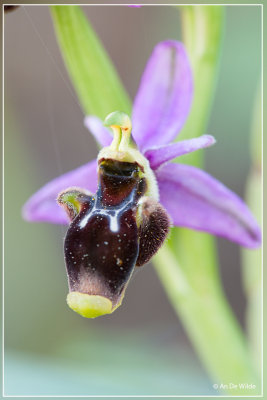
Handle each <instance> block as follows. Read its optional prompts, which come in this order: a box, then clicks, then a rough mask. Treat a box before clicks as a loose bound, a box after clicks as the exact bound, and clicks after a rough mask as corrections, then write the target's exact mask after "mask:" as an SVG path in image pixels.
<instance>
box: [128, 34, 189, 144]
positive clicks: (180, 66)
mask: <svg viewBox="0 0 267 400" xmlns="http://www.w3.org/2000/svg"><path fill="white" fill-rule="evenodd" d="M192 97H193V77H192V72H191V68H190V63H189V59H188V57H187V54H186V51H185V48H184V46H183V44H182V43H179V42H176V41H174V40H168V41H165V42H161V43H159V44H158V45H157V46H156V47H155V48H154V51H153V53H152V55H151V57H150V59H149V60H148V63H147V66H146V68H145V71H144V73H143V76H142V79H141V83H140V87H139V89H138V93H137V95H136V98H135V101H134V106H133V115H132V122H133V137H134V139H135V141H136V143H137V144H138V146H139V148H141V150H143V152H144V151H145V150H147V149H149V148H150V147H152V146H158V145H162V144H166V143H169V142H171V141H172V140H173V139H174V138H175V137H176V136H177V134H178V133H179V131H180V130H181V128H182V126H183V124H184V122H185V120H186V118H187V115H188V113H189V110H190V106H191V102H192Z"/></svg>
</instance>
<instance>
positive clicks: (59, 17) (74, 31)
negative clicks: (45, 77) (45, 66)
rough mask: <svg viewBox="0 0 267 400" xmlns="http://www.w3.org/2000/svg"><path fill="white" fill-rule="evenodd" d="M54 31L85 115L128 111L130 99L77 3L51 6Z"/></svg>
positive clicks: (104, 115)
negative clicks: (74, 4) (75, 4)
mask: <svg viewBox="0 0 267 400" xmlns="http://www.w3.org/2000/svg"><path fill="white" fill-rule="evenodd" d="M51 12H52V16H53V21H54V26H55V31H56V34H57V38H58V42H59V45H60V48H61V51H62V54H63V58H64V61H65V64H66V67H67V70H68V72H69V75H70V78H71V80H72V83H73V85H74V87H75V89H76V92H77V95H78V98H79V100H80V103H81V105H82V108H83V111H84V113H85V114H93V115H97V116H98V117H100V118H102V119H104V118H105V117H106V115H107V114H109V113H110V112H112V111H115V110H119V111H124V112H125V113H128V114H130V111H131V102H130V99H129V97H128V95H127V93H126V91H125V90H124V88H123V86H122V83H121V81H120V79H119V77H118V75H117V73H116V70H115V68H114V66H113V64H112V62H111V61H110V59H109V57H108V55H107V53H106V51H105V49H104V47H103V46H102V44H101V42H100V40H99V39H98V37H97V35H96V34H95V32H94V30H93V29H92V27H91V26H90V24H89V22H88V20H87V18H86V16H85V15H84V13H83V11H82V10H81V8H80V7H79V6H67V5H66V6H60V5H59V6H51Z"/></svg>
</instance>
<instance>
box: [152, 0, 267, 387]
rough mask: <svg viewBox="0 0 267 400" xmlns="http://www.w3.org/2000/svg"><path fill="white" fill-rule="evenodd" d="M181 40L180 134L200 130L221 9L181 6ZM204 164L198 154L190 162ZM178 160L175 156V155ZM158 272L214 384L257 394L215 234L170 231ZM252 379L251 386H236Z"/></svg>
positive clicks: (217, 49) (209, 98) (207, 107)
mask: <svg viewBox="0 0 267 400" xmlns="http://www.w3.org/2000/svg"><path fill="white" fill-rule="evenodd" d="M182 21H183V32H184V41H185V45H186V47H187V49H188V50H189V56H190V58H191V62H192V66H193V74H194V83H195V97H194V102H193V106H192V112H191V114H190V118H189V120H188V122H187V124H186V126H185V128H184V130H183V132H182V135H183V136H184V137H189V136H191V137H192V136H199V135H201V134H203V133H205V127H206V123H207V120H208V116H209V112H210V106H211V102H212V97H213V94H214V87H215V81H216V76H217V70H218V60H219V55H220V43H221V38H222V30H223V9H222V7H219V6H186V7H182ZM186 161H187V162H189V163H190V164H194V165H195V166H200V167H201V166H202V165H203V154H202V152H195V153H194V154H193V155H192V156H191V157H190V160H189V157H187V159H186ZM179 162H180V159H179ZM154 263H155V265H156V270H157V273H158V275H159V277H160V279H161V281H162V283H163V286H164V287H165V290H166V292H167V294H168V296H169V299H170V301H171V303H172V305H173V307H174V309H175V311H176V312H177V314H178V315H179V317H180V318H181V320H182V323H183V325H184V327H185V329H186V330H187V333H188V335H189V337H190V338H191V341H192V343H193V346H194V347H195V349H196V351H197V353H198V355H199V356H200V358H201V360H202V361H203V363H204V365H205V366H206V368H207V370H208V371H209V373H210V376H211V377H212V378H213V380H214V383H218V384H219V385H220V384H225V385H229V384H230V383H233V384H236V385H237V387H234V388H233V387H232V388H231V387H229V386H228V387H227V386H225V387H223V386H221V387H220V386H219V389H221V390H225V391H227V392H228V393H229V394H230V393H232V394H235V395H237V394H249V395H253V394H256V393H260V387H259V382H258V379H257V376H256V373H255V371H254V370H253V367H252V363H251V359H250V355H249V352H248V348H247V344H246V341H245V338H244V335H243V332H242V331H241V329H240V326H239V324H238V323H237V321H236V319H235V317H234V315H233V313H232V310H231V308H230V307H229V305H228V302H227V300H226V298H225V295H224V293H223V290H222V286H221V282H220V277H219V272H218V266H217V258H216V246H215V241H214V238H213V237H211V236H210V235H208V234H204V233H199V232H195V231H191V230H189V229H178V228H174V229H173V230H172V235H171V238H170V240H169V241H168V243H167V244H166V245H165V246H164V247H163V248H162V250H161V251H160V252H159V253H158V255H157V256H156V257H155V258H154ZM242 383H253V384H255V386H256V387H255V389H254V390H253V389H245V388H242V387H239V384H242Z"/></svg>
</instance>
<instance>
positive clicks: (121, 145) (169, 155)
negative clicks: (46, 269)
mask: <svg viewBox="0 0 267 400" xmlns="http://www.w3.org/2000/svg"><path fill="white" fill-rule="evenodd" d="M192 97H193V77H192V72H191V68H190V63H189V59H188V56H187V54H186V51H185V48H184V46H183V44H182V43H180V42H176V41H172V40H168V41H164V42H161V43H159V44H158V45H156V47H155V48H154V50H153V53H152V55H151V57H150V59H149V60H148V63H147V65H146V68H145V71H144V73H143V76H142V78H141V83H140V86H139V89H138V92H137V95H136V97H135V100H134V104H133V110H132V118H131V120H132V121H130V119H129V117H128V116H126V115H125V114H124V113H120V112H116V113H112V114H111V115H110V116H109V117H108V118H107V120H106V124H107V125H108V127H105V126H103V123H102V121H101V120H100V119H98V118H97V117H95V116H87V117H86V118H85V125H86V127H87V128H88V129H89V130H90V132H91V133H92V134H93V135H94V136H95V138H96V140H97V141H98V142H99V143H100V144H101V145H102V146H104V148H103V149H102V150H101V151H100V153H99V156H98V160H93V161H91V162H89V163H87V164H85V165H83V166H81V167H79V168H77V169H75V170H73V171H70V172H68V173H66V174H64V175H62V176H60V177H58V178H56V179H54V180H52V181H51V182H49V183H48V184H46V185H45V186H44V187H43V188H41V189H40V190H39V191H38V192H37V193H35V194H34V195H33V196H32V197H31V198H30V199H29V200H28V201H27V203H26V204H25V206H24V208H23V216H24V218H25V219H26V220H28V221H39V222H50V223H57V224H67V223H68V221H69V219H70V220H71V224H70V227H69V230H68V233H67V236H66V240H65V258H66V266H67V271H68V274H69V286H70V294H69V295H68V303H69V305H70V306H71V308H73V309H74V310H75V311H77V312H79V313H80V314H81V315H83V316H88V317H94V316H98V315H103V314H107V313H110V312H112V311H114V309H116V308H117V307H118V306H119V305H120V303H121V300H122V297H123V294H124V292H125V288H126V286H127V284H128V281H129V278H130V276H131V273H132V270H133V268H134V265H135V263H136V262H137V260H138V258H139V257H141V258H142V263H143V261H144V262H146V261H147V260H148V259H149V258H150V256H151V255H150V250H151V249H150V250H148V251H147V254H145V253H142V252H141V253H140V252H139V248H140V246H141V247H142V244H144V242H143V240H144V237H145V235H143V234H142V230H143V229H145V228H144V226H145V223H143V224H142V220H143V221H146V222H147V223H149V224H150V225H151V227H152V228H153V229H152V230H153V234H154V237H157V235H158V232H157V229H158V228H156V227H157V226H158V221H159V220H160V221H161V220H162V221H165V222H164V223H166V226H165V225H164V223H163V226H165V228H166V229H165V231H166V232H165V231H164V232H165V233H167V230H168V227H167V222H166V221H168V216H167V215H169V217H170V219H171V221H172V223H173V225H175V226H182V227H187V228H190V229H195V230H200V231H204V232H208V233H211V234H214V235H218V236H223V237H225V238H227V239H229V240H231V241H234V242H236V243H238V244H240V245H242V246H245V247H249V248H256V247H258V246H259V245H260V243H261V233H260V229H259V227H258V224H257V222H256V221H255V219H254V217H253V216H252V214H251V213H250V211H249V209H248V207H247V206H246V205H245V203H244V202H243V201H242V200H241V199H240V198H239V197H238V196H237V195H236V194H234V193H233V192H232V191H231V190H229V189H228V188H226V187H225V186H224V185H223V184H222V183H220V182H219V181H217V180H216V179H215V178H213V177H212V176H210V175H209V174H207V173H206V172H204V171H203V170H201V169H198V168H195V167H193V166H190V165H185V164H179V163H171V162H170V161H171V160H172V159H174V158H176V157H178V156H181V155H184V154H188V153H190V152H192V151H196V150H198V149H202V148H205V147H209V146H211V145H213V144H214V143H215V139H214V138H213V137H212V136H209V135H203V136H201V137H198V138H193V139H189V140H183V141H178V142H174V143H173V140H174V139H175V138H176V137H177V135H178V134H179V132H180V130H181V128H182V126H183V124H184V122H185V121H186V118H187V116H188V113H189V111H190V106H191V102H192ZM131 128H132V137H131V134H130V132H131ZM111 131H113V136H112V135H111ZM121 153H125V154H124V156H123V157H122V156H121ZM121 163H123V164H121ZM125 163H126V164H125ZM119 171H121V172H122V174H123V176H124V174H130V175H129V177H128V178H127V177H124V178H125V180H126V181H127V182H128V180H129V182H128V183H127V184H126V185H125V186H124V184H122V185H121V186H120V188H119V186H118V185H117V184H116V185H115V186H116V188H117V189H115V186H114V187H113V186H112V185H111V186H109V185H107V182H109V181H110V180H113V179H115V178H113V177H112V176H113V175H114V177H115V176H117V177H118V176H120V175H119ZM126 171H127V172H126ZM116 174H117V175H116ZM124 178H123V179H124ZM115 180H116V179H115ZM130 182H131V183H130ZM106 185H107V186H106ZM112 187H113V189H112V196H110V190H111V188H112ZM68 188H70V189H68ZM66 189H68V190H66ZM62 191H63V192H62ZM139 192H140V193H141V194H138V193H139ZM58 193H60V195H59V197H58ZM91 193H96V196H94V195H92V194H91ZM114 193H116V195H114ZM103 194H104V196H103ZM105 194H106V195H107V196H106V197H105ZM127 196H128V197H127ZM57 197H58V203H59V205H61V206H62V207H59V206H58V204H57V202H56V200H55V199H56V198H57ZM126 199H127V200H126ZM147 201H148V203H147ZM149 201H150V202H152V203H151V204H149ZM101 202H102V203H101ZM103 202H104V203H103ZM105 202H107V203H105ZM125 202H126V203H127V202H128V203H129V207H128V208H127V206H126V203H125ZM128 203H127V204H128ZM100 205H101V207H102V212H103V207H105V206H106V209H107V210H108V209H109V207H111V208H112V207H113V208H114V210H113V211H114V213H115V214H116V211H115V210H116V207H118V208H120V209H122V210H123V211H122V214H120V216H121V220H120V223H119V222H118V221H117V220H116V219H115V218H114V217H113V216H111V214H109V215H108V212H107V211H106V214H105V215H104V217H103V220H102V222H101V223H100V220H98V221H97V215H96V214H94V217H92V213H94V212H95V210H99V209H100V208H99V207H100ZM97 207H98V208H97ZM92 210H94V211H92ZM155 210H156V211H155ZM118 213H119V212H117V215H118ZM127 213H128V214H129V218H130V220H131V223H130V224H132V230H127V232H126V231H125V232H124V231H123V229H124V228H119V229H122V232H123V234H124V233H126V237H127V236H128V240H130V242H131V246H130V247H131V249H132V251H133V252H132V253H131V262H130V261H129V265H128V266H127V272H126V270H125V271H124V274H125V275H124V278H122V277H121V275H120V277H119V273H118V276H116V277H115V276H112V277H111V278H110V276H107V275H106V274H109V273H110V271H108V268H107V267H106V266H105V265H106V263H105V262H104V263H103V264H101V266H102V267H99V268H100V269H99V270H98V273H97V274H98V275H97V274H95V275H94V276H95V277H94V279H93V278H89V277H88V276H89V275H88V274H87V275H86V274H84V272H82V270H83V269H84V265H85V264H82V263H81V260H78V261H79V262H80V266H81V271H80V272H79V273H78V272H77V270H76V269H75V268H74V265H75V266H76V265H77V264H74V262H76V263H77V262H78V261H75V259H74V258H71V257H76V256H77V257H78V254H79V257H80V256H81V257H82V254H83V256H84V254H87V253H88V252H84V251H86V250H87V249H88V250H89V251H91V253H93V252H96V253H95V254H97V250H96V249H97V244H99V243H98V242H97V241H96V238H93V239H90V240H88V241H87V244H85V242H86V240H85V237H86V234H85V231H83V232H82V233H80V235H81V237H80V238H79V240H78V239H77V235H76V233H75V228H74V227H75V225H76V224H78V223H80V224H82V221H85V220H86V221H88V224H89V225H88V226H90V229H89V228H88V232H89V233H88V234H92V231H94V230H95V231H102V232H107V229H109V230H110V234H111V235H112V232H113V233H115V232H114V231H112V227H113V228H114V226H118V225H119V226H120V224H122V225H123V223H124V222H125V223H126V222H127V221H126V219H125V218H128V216H126V214H127ZM115 214H114V215H115ZM128 214H127V215H128ZM88 215H90V216H91V217H88ZM98 217H100V215H98ZM86 218H87V219H86ZM100 218H101V217H100ZM152 220H153V221H154V222H153V224H152V222H151V221H152ZM78 221H79V222H78ZM116 221H117V222H116ZM148 221H150V222H148ZM83 223H84V222H83ZM84 224H85V223H84ZM101 224H104V225H101ZM112 224H113V225H112ZM85 226H86V224H85V225H84V227H83V230H84V229H86V228H85ZM95 227H97V229H96V228H95ZM76 229H77V228H76ZM125 229H126V225H125ZM127 229H128V228H127ZM134 232H135V233H134ZM83 233H84V235H83ZM165 233H164V234H165ZM117 234H120V233H117ZM72 235H73V236H72ZM136 235H137V236H136ZM165 236H166V235H165ZM165 236H164V237H163V238H162V240H161V243H162V242H163V241H164V238H165ZM112 238H113V236H112ZM142 238H143V239H142ZM113 239H114V242H112V245H111V247H110V249H111V251H110V252H109V253H108V254H107V253H105V254H104V253H103V255H102V257H107V256H108V259H109V261H110V258H109V257H111V256H112V252H113V253H114V251H115V248H116V245H115V236H114V238H113ZM104 241H105V242H106V241H108V240H104ZM88 242H90V243H94V244H95V246H94V247H93V248H90V246H91V244H90V243H88ZM74 243H76V244H79V245H82V246H81V247H83V246H85V247H86V246H88V247H86V248H83V252H81V253H79V252H78V250H77V249H76V248H75V251H76V250H77V253H76V256H75V255H70V254H68V253H67V252H68V251H69V252H72V250H70V247H71V246H74ZM125 243H126V242H125ZM125 243H124V245H125ZM118 247H120V246H118ZM143 247H144V248H145V249H147V248H148V247H149V246H148V243H146V244H145V245H144V246H143ZM101 248H102V247H101ZM103 248H104V249H105V247H103ZM153 248H154V247H153ZM105 251H106V250H104V252H105ZM101 254H102V252H101ZM101 254H100V253H99V255H98V256H97V258H98V257H100V256H101ZM125 254H126V253H125ZM125 254H121V257H119V256H118V257H117V258H119V259H120V260H122V262H124V261H123V260H124V257H125ZM140 254H141V256H140ZM114 255H115V253H114V254H113V256H114ZM116 255H117V254H116ZM69 256H70V257H69ZM92 257H93V256H92ZM126 258H127V257H126ZM98 259H99V258H98ZM71 260H74V261H73V263H72V261H71ZM104 260H105V259H104ZM114 260H115V258H114ZM116 262H117V261H116ZM118 263H119V264H120V262H118ZM72 264H73V265H72ZM98 264H99V263H98ZM70 265H72V267H71V266H70ZM112 265H113V264H112ZM96 267H97V266H96V265H95V266H93V267H92V268H96ZM119 267H120V266H119V265H116V268H117V270H116V271H117V272H118V269H119ZM85 269H86V268H85ZM74 270H76V272H77V273H74V272H73V271H74ZM70 271H71V272H70ZM91 272H92V271H91ZM91 272H90V273H91ZM82 276H83V277H86V279H85V278H84V279H82ZM96 276H98V278H96ZM99 276H100V278H101V279H100V278H99ZM109 279H111V280H113V283H112V285H113V286H112V285H111V282H108V281H109ZM115 281H116V282H117V283H118V285H117V284H116V283H115ZM103 282H104V286H103ZM109 283H110V285H109ZM115 286H118V287H120V289H118V287H116V288H115ZM92 287H94V288H95V289H94V290H93V289H92ZM120 291H121V292H120Z"/></svg>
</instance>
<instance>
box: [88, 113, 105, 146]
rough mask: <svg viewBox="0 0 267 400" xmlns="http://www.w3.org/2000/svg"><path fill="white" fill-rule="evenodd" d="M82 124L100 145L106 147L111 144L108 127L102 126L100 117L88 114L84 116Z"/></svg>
mask: <svg viewBox="0 0 267 400" xmlns="http://www.w3.org/2000/svg"><path fill="white" fill-rule="evenodd" d="M84 125H85V126H86V128H87V129H88V130H89V131H90V133H91V134H92V135H93V136H94V138H95V140H96V141H97V142H98V143H100V144H101V146H102V147H106V146H109V145H110V144H111V142H112V134H111V132H110V130H109V129H108V128H105V127H104V125H103V122H102V121H101V119H99V118H97V117H94V116H93V115H88V116H87V117H85V118H84Z"/></svg>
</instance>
